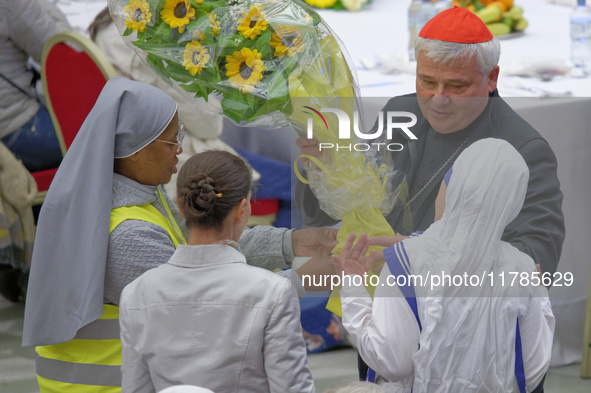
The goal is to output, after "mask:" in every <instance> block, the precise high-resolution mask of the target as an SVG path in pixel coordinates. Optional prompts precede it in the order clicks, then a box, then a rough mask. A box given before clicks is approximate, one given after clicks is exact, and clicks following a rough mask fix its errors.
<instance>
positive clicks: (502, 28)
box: [486, 22, 511, 35]
mask: <svg viewBox="0 0 591 393" xmlns="http://www.w3.org/2000/svg"><path fill="white" fill-rule="evenodd" d="M486 27H488V29H489V30H490V32H491V33H493V35H503V34H509V33H510V32H511V28H510V27H509V26H507V25H506V24H504V23H502V22H497V23H487V24H486Z"/></svg>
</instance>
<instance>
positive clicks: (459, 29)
mask: <svg viewBox="0 0 591 393" xmlns="http://www.w3.org/2000/svg"><path fill="white" fill-rule="evenodd" d="M419 37H423V38H428V39H431V40H439V41H447V42H459V43H462V44H477V43H480V42H487V41H490V40H492V39H493V35H492V33H491V32H490V30H489V29H488V27H486V25H485V24H484V22H483V21H482V19H480V18H479V17H477V16H476V15H475V14H474V13H473V12H471V11H468V10H467V9H465V8H462V7H458V6H454V7H453V8H450V9H447V10H445V11H442V12H440V13H439V14H437V15H436V16H434V17H433V18H431V20H429V21H428V22H427V23H425V26H423V28H422V29H421V32H420V33H419Z"/></svg>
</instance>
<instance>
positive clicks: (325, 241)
mask: <svg viewBox="0 0 591 393" xmlns="http://www.w3.org/2000/svg"><path fill="white" fill-rule="evenodd" d="M337 233H338V230H336V229H332V228H306V229H298V230H297V231H293V232H292V234H291V242H292V248H293V253H294V254H295V255H296V256H298V257H317V256H329V255H330V253H331V251H332V249H333V248H334V247H335V246H336V245H337V244H338V243H339V242H338V241H337Z"/></svg>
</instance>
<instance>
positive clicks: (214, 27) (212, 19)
mask: <svg viewBox="0 0 591 393" xmlns="http://www.w3.org/2000/svg"><path fill="white" fill-rule="evenodd" d="M207 16H209V23H210V24H211V35H212V36H214V37H215V36H216V34H218V33H219V32H220V22H219V21H217V20H216V17H217V15H216V14H214V13H213V12H209V13H208V14H207Z"/></svg>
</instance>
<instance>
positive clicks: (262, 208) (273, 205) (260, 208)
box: [250, 199, 279, 216]
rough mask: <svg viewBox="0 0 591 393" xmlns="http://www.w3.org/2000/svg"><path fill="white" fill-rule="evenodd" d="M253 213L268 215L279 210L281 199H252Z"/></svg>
mask: <svg viewBox="0 0 591 393" xmlns="http://www.w3.org/2000/svg"><path fill="white" fill-rule="evenodd" d="M250 208H251V214H252V215H253V216H266V215H267V214H273V213H277V212H278V211H279V199H251V201H250Z"/></svg>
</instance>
